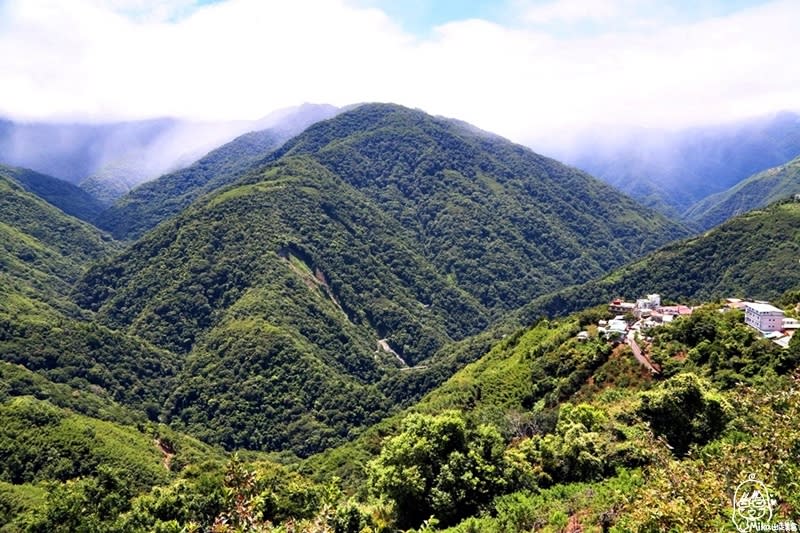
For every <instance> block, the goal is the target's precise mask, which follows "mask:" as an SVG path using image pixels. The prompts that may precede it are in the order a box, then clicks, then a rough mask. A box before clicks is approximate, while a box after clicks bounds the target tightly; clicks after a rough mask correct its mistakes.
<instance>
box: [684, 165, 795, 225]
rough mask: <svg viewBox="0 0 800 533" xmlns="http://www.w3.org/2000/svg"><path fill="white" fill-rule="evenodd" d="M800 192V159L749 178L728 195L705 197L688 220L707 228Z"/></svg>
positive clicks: (687, 212)
mask: <svg viewBox="0 0 800 533" xmlns="http://www.w3.org/2000/svg"><path fill="white" fill-rule="evenodd" d="M798 193H800V157H798V158H796V159H794V160H792V161H789V162H788V163H786V164H785V165H781V166H779V167H775V168H771V169H769V170H765V171H763V172H759V173H758V174H755V175H754V176H750V177H749V178H747V179H746V180H744V181H742V182H740V183H738V184H736V185H735V186H733V187H731V188H730V189H728V190H727V191H725V192H721V193H719V194H715V195H713V196H709V197H708V198H704V199H703V200H701V201H700V202H697V203H696V204H695V205H693V206H692V207H690V208H689V210H688V211H686V213H685V215H684V216H685V218H686V219H687V220H690V221H691V222H693V223H695V224H697V226H698V227H700V228H702V229H708V228H711V227H713V226H716V225H717V224H721V223H722V222H724V221H726V220H728V219H729V218H731V217H733V216H736V215H740V214H742V213H746V212H747V211H750V210H752V209H757V208H759V207H765V206H767V205H769V204H771V203H773V202H776V201H778V200H782V199H785V198H790V197H792V196H794V195H795V194H798Z"/></svg>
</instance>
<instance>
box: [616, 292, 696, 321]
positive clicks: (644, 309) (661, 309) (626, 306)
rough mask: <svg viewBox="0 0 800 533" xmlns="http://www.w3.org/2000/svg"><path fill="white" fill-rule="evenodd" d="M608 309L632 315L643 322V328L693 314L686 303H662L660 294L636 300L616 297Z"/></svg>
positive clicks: (623, 314)
mask: <svg viewBox="0 0 800 533" xmlns="http://www.w3.org/2000/svg"><path fill="white" fill-rule="evenodd" d="M608 310H609V311H610V312H612V313H614V314H621V315H622V316H623V317H624V316H625V315H627V314H630V315H632V316H633V318H634V319H635V320H636V321H639V322H641V324H640V326H641V327H642V328H643V329H646V328H648V327H652V326H657V325H659V324H664V323H667V322H672V320H673V319H675V317H679V316H687V315H691V314H692V308H691V307H688V306H686V305H661V295H659V294H648V295H647V297H645V298H639V299H637V300H636V302H626V301H624V300H622V299H615V300H612V301H611V303H609V304H608ZM618 318H620V317H618Z"/></svg>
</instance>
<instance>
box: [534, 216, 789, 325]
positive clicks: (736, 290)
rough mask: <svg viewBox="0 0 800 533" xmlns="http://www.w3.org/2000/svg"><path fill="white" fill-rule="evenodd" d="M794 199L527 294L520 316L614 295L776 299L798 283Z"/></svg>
mask: <svg viewBox="0 0 800 533" xmlns="http://www.w3.org/2000/svg"><path fill="white" fill-rule="evenodd" d="M799 261H800V203H798V202H793V201H787V202H782V203H777V204H773V205H771V206H769V207H767V208H765V209H763V210H757V211H751V212H749V213H747V214H745V215H741V216H739V217H736V218H733V219H731V220H729V221H728V222H725V223H724V224H722V225H720V226H718V227H716V228H714V229H712V230H710V231H708V232H706V233H704V234H703V235H700V236H698V237H694V238H692V239H689V240H685V241H681V242H677V243H674V244H671V245H668V246H666V247H664V248H662V249H661V250H659V251H657V252H655V253H653V254H650V255H648V256H647V257H645V258H644V259H642V260H640V261H636V262H634V263H631V264H629V265H626V266H624V267H622V268H620V269H618V270H616V271H615V272H613V273H611V274H609V275H608V276H606V277H604V278H602V279H599V280H595V281H590V282H588V283H585V284H583V285H578V286H576V287H571V288H568V289H564V290H562V291H558V292H556V293H553V294H551V295H547V296H543V297H541V298H537V299H536V300H534V301H532V302H531V303H530V304H529V305H527V306H525V308H524V309H523V310H522V312H521V313H519V317H520V320H523V321H525V320H533V319H534V318H535V317H539V316H557V315H564V314H567V313H570V312H572V311H575V310H578V309H582V308H584V307H586V306H587V305H593V304H595V303H597V302H603V301H609V300H610V299H612V298H616V297H619V296H623V297H627V298H636V297H639V296H640V295H643V294H650V293H653V292H657V293H660V294H661V297H662V299H667V300H673V301H703V300H706V301H708V300H714V299H717V298H726V297H739V298H751V299H764V300H770V299H774V298H776V297H778V296H780V295H781V294H783V293H784V292H785V291H787V290H790V289H794V288H797V287H800V262H799Z"/></svg>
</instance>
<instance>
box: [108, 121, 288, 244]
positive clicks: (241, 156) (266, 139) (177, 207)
mask: <svg viewBox="0 0 800 533" xmlns="http://www.w3.org/2000/svg"><path fill="white" fill-rule="evenodd" d="M285 140H286V139H285V138H283V137H281V136H280V135H279V134H278V133H277V132H273V131H271V130H265V131H259V132H253V133H246V134H244V135H242V136H241V137H238V138H236V139H234V140H233V141H231V142H230V143H228V144H225V145H223V146H222V147H220V148H217V149H216V150H214V151H212V152H210V153H209V154H208V155H206V156H205V157H203V158H202V159H200V160H199V161H197V162H196V163H194V164H192V165H190V166H188V167H186V168H184V169H181V170H177V171H175V172H172V173H169V174H166V175H164V176H161V177H160V178H158V179H156V180H153V181H149V182H147V183H144V184H142V185H140V186H139V187H137V188H136V189H134V190H132V191H131V192H130V193H128V194H127V195H125V196H123V197H122V198H120V199H119V200H118V201H117V202H116V203H115V204H114V205H112V206H111V207H109V208H108V209H107V210H105V211H104V212H103V213H102V215H101V216H100V217H99V220H98V222H97V225H98V226H99V227H101V228H103V229H105V230H107V231H109V232H111V234H112V235H114V237H116V238H118V239H133V238H136V237H140V236H141V235H142V234H144V233H145V232H146V231H147V230H149V229H152V228H154V227H155V226H156V225H157V224H158V223H159V222H161V221H163V220H166V219H168V218H170V217H172V216H175V215H177V214H178V213H179V212H180V211H182V210H183V209H185V208H187V207H188V206H189V205H190V204H191V203H192V202H193V201H194V200H196V199H197V198H199V197H200V196H202V195H203V194H205V193H207V192H209V191H212V190H214V189H218V188H220V187H223V186H225V185H228V184H230V183H233V182H234V181H236V180H237V179H238V178H239V177H240V176H241V175H242V174H244V173H245V172H246V171H247V170H248V169H250V168H251V167H253V165H255V164H256V163H257V162H258V161H259V160H261V159H262V158H264V157H266V155H267V154H268V153H269V152H270V151H271V150H274V149H275V148H277V147H278V146H280V144H281V142H283V141H285ZM119 196H122V195H117V197H119Z"/></svg>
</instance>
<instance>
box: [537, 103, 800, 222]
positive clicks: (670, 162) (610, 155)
mask: <svg viewBox="0 0 800 533" xmlns="http://www.w3.org/2000/svg"><path fill="white" fill-rule="evenodd" d="M536 146H537V148H538V149H539V150H540V151H542V152H544V153H548V154H550V155H553V156H554V157H556V158H558V159H560V160H562V161H564V162H566V163H569V164H572V165H575V166H577V167H578V168H581V169H583V170H585V171H587V172H589V173H590V174H592V175H593V176H596V177H598V178H600V179H602V180H604V181H606V182H607V183H610V184H611V185H613V186H615V187H617V188H619V189H620V190H622V191H625V192H626V193H628V194H630V195H631V196H632V197H633V198H635V199H637V200H639V201H640V202H642V203H643V204H644V205H647V206H650V207H655V208H657V209H659V210H661V211H663V212H668V213H671V214H673V215H679V216H680V215H682V214H683V213H684V212H685V211H686V210H687V209H689V208H690V207H691V206H692V204H694V203H696V202H698V201H700V200H702V199H704V198H706V197H707V196H710V195H712V194H716V193H720V192H722V191H724V190H726V189H728V188H730V187H732V186H734V185H736V184H737V183H739V182H740V181H742V180H744V179H745V178H747V177H749V176H751V175H753V174H755V173H757V172H760V171H762V170H766V169H768V168H771V167H775V166H778V165H781V164H784V163H786V162H787V161H790V160H791V159H794V158H795V157H797V156H798V155H800V115H797V114H795V113H789V112H783V113H777V114H775V115H770V116H765V117H761V118H756V119H750V120H743V121H737V122H732V123H728V124H720V125H711V126H703V127H693V128H688V129H683V130H677V131H659V130H647V129H637V130H624V131H619V130H615V129H614V128H613V126H612V127H608V128H603V129H597V130H592V131H589V132H586V133H583V134H577V135H573V136H567V137H565V138H563V139H560V140H556V139H553V140H549V141H548V140H543V141H542V142H541V143H537V144H536Z"/></svg>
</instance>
